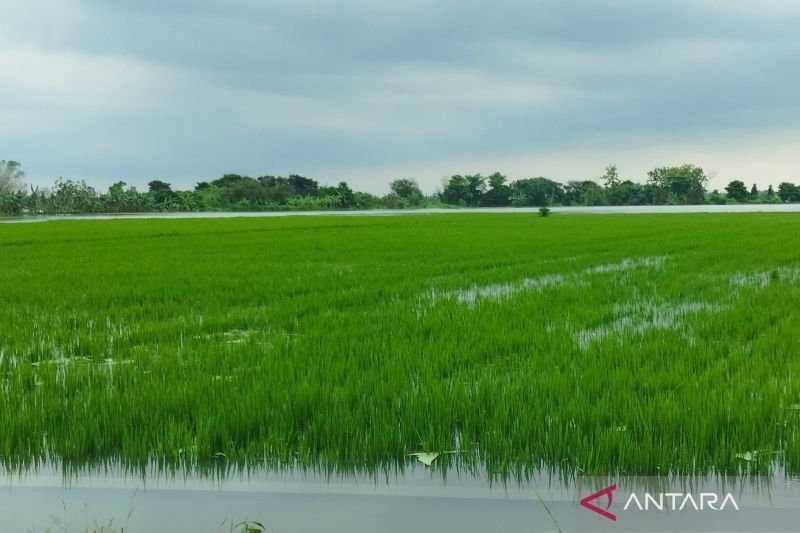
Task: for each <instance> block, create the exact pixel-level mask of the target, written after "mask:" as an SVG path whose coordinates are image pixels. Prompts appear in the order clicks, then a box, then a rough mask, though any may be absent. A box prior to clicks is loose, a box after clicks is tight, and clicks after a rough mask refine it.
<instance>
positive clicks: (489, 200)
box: [481, 172, 511, 207]
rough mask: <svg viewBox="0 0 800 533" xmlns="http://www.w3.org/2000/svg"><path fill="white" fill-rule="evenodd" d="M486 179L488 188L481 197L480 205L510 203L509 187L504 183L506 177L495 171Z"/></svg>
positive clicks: (499, 205) (492, 205)
mask: <svg viewBox="0 0 800 533" xmlns="http://www.w3.org/2000/svg"><path fill="white" fill-rule="evenodd" d="M486 181H487V182H488V183H489V189H488V190H487V191H486V192H485V193H483V196H482V197H481V205H483V206H487V207H503V206H507V205H511V187H509V186H508V185H506V177H505V176H504V175H502V174H500V173H499V172H495V173H494V174H492V175H491V176H489V177H488V178H486Z"/></svg>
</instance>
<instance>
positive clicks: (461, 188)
mask: <svg viewBox="0 0 800 533" xmlns="http://www.w3.org/2000/svg"><path fill="white" fill-rule="evenodd" d="M24 177H25V173H24V172H23V171H22V168H21V166H20V164H19V163H18V162H16V161H6V160H3V161H0V214H5V215H21V214H81V213H141V212H157V211H269V210H274V211H292V210H294V211H307V210H336V209H380V208H383V209H405V208H425V207H449V206H462V207H505V206H511V207H541V206H559V205H563V206H602V205H667V204H670V205H696V204H732V203H793V202H800V186H797V185H795V184H793V183H790V182H788V181H786V182H783V183H780V184H779V185H778V188H777V190H774V189H773V187H772V186H771V185H770V186H769V187H768V188H767V189H766V190H759V189H758V188H757V187H756V185H755V184H753V185H752V187H750V189H749V190H748V188H747V186H746V185H745V183H744V182H742V181H740V180H734V181H731V182H730V183H729V184H728V186H727V187H725V190H724V192H720V191H718V190H714V191H710V192H709V191H708V190H707V189H706V184H707V182H708V178H707V176H706V175H705V173H704V171H703V169H702V168H700V167H697V166H694V165H683V166H680V167H661V168H656V169H653V170H651V171H650V172H648V176H647V180H646V182H644V183H640V182H634V181H631V180H628V179H626V180H623V179H621V178H620V176H619V172H618V170H617V167H616V166H614V165H611V166H609V167H607V168H606V169H605V173H604V174H603V176H602V178H601V179H600V181H599V182H598V181H594V180H577V181H568V182H567V183H566V184H562V183H560V182H558V181H555V180H552V179H549V178H545V177H534V178H522V179H517V180H515V181H509V180H508V178H507V177H506V176H504V175H503V174H500V173H499V172H496V173H494V174H492V175H490V176H482V175H481V174H473V175H454V176H450V177H449V178H446V179H444V180H443V182H442V187H441V190H439V191H437V192H436V193H434V194H432V195H426V194H424V193H423V192H422V190H421V189H420V187H419V185H418V184H417V182H416V181H415V180H413V179H409V178H401V179H396V180H394V181H392V182H391V183H390V184H389V186H390V192H389V193H388V194H386V195H383V196H376V195H373V194H369V193H366V192H360V191H354V190H353V189H352V188H351V187H350V186H349V185H348V184H347V182H345V181H341V182H339V183H338V184H337V185H335V186H332V185H322V184H320V183H319V182H318V181H317V180H314V179H312V178H308V177H305V176H300V175H297V174H292V175H289V176H288V177H284V176H271V175H265V176H260V177H258V178H252V177H249V176H241V175H239V174H225V175H224V176H222V177H221V178H218V179H215V180H212V181H202V182H198V183H197V185H196V186H195V187H194V188H193V189H192V190H173V188H172V185H171V184H169V183H167V182H164V181H161V180H153V181H151V182H149V184H148V188H147V191H139V190H137V189H136V188H135V187H130V186H128V185H127V184H126V183H125V182H123V181H118V182H116V183H114V184H113V185H111V186H110V187H109V188H108V190H107V191H105V192H101V191H98V190H96V189H95V188H94V187H92V186H90V185H88V184H87V183H86V182H85V181H76V180H71V179H64V178H59V179H57V180H56V181H55V184H54V185H53V187H52V188H48V189H40V188H37V187H27V186H26V185H25V184H24Z"/></svg>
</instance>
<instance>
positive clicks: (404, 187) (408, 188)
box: [389, 178, 425, 207]
mask: <svg viewBox="0 0 800 533" xmlns="http://www.w3.org/2000/svg"><path fill="white" fill-rule="evenodd" d="M389 188H390V189H391V190H392V193H393V194H395V195H396V196H397V199H398V200H399V203H400V204H401V206H402V207H417V206H420V205H422V203H423V202H424V200H425V195H423V194H422V191H421V190H420V188H419V185H418V184H417V182H416V180H413V179H408V178H400V179H396V180H394V181H392V182H391V183H390V184H389ZM392 193H390V195H391V194H392ZM391 201H392V202H393V205H396V204H397V201H396V200H394V199H392V200H391Z"/></svg>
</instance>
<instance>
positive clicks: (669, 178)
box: [647, 164, 708, 205]
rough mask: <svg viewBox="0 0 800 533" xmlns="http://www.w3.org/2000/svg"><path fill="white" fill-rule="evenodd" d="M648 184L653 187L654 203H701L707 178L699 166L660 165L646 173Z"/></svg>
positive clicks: (703, 199)
mask: <svg viewBox="0 0 800 533" xmlns="http://www.w3.org/2000/svg"><path fill="white" fill-rule="evenodd" d="M647 175H648V178H649V179H648V184H649V185H651V186H652V187H653V189H654V197H653V201H654V203H658V204H665V203H666V204H682V205H685V204H702V203H704V202H705V192H706V191H705V185H706V182H707V181H708V178H707V177H706V175H705V172H703V169H702V168H701V167H696V166H694V165H690V164H686V165H683V166H680V167H661V168H656V169H653V170H651V171H650V172H648V173H647Z"/></svg>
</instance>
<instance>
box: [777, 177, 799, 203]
mask: <svg viewBox="0 0 800 533" xmlns="http://www.w3.org/2000/svg"><path fill="white" fill-rule="evenodd" d="M778 198H780V199H781V202H783V203H791V202H800V187H798V186H797V185H795V184H794V183H789V182H788V181H784V182H783V183H781V184H780V185H778Z"/></svg>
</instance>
